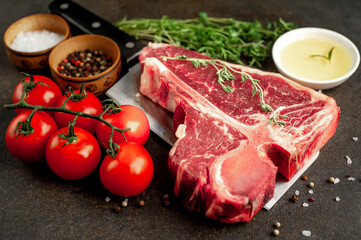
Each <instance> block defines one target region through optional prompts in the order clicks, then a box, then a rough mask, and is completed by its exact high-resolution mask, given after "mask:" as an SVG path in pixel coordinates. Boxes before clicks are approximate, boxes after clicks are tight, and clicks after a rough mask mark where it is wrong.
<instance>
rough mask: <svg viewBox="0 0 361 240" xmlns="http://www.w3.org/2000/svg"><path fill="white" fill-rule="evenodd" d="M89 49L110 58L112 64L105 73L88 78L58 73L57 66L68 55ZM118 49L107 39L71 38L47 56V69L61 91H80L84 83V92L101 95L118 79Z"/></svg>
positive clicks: (99, 36)
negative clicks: (71, 89)
mask: <svg viewBox="0 0 361 240" xmlns="http://www.w3.org/2000/svg"><path fill="white" fill-rule="evenodd" d="M87 49H90V50H92V51H95V50H98V51H102V52H103V54H104V55H106V56H110V57H111V58H112V60H113V64H112V65H111V66H110V67H109V68H108V69H106V70H105V71H103V72H101V73H99V74H97V75H94V76H90V77H69V76H65V75H63V74H61V73H60V72H59V71H58V66H59V64H60V63H61V62H62V61H63V60H64V59H65V58H67V56H68V55H69V54H70V53H73V52H75V51H83V50H87ZM120 56H121V54H120V49H119V47H118V45H117V44H116V43H115V42H114V41H113V40H111V39H110V38H108V37H104V36H101V35H95V34H85V35H79V36H76V37H72V38H70V39H68V40H66V41H64V42H62V43H60V44H59V45H57V46H56V47H55V48H54V49H53V51H52V52H51V53H50V56H49V67H50V71H51V74H52V75H53V79H54V81H56V82H57V83H58V85H59V86H60V88H61V90H62V91H67V90H69V86H71V87H72V88H73V89H80V87H81V85H82V83H85V90H87V91H89V92H91V93H93V94H95V95H101V94H103V93H105V91H106V90H107V89H108V88H109V87H111V86H112V85H113V84H114V83H115V82H116V81H117V80H118V78H119V75H120V70H121V61H120Z"/></svg>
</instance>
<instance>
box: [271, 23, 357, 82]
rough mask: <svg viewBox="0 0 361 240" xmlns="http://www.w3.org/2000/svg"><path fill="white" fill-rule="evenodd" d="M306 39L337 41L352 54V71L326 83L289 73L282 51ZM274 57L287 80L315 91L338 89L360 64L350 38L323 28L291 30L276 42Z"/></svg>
mask: <svg viewBox="0 0 361 240" xmlns="http://www.w3.org/2000/svg"><path fill="white" fill-rule="evenodd" d="M305 38H326V39H329V40H332V41H335V42H337V43H339V44H341V45H342V46H344V47H345V48H346V50H347V51H348V52H349V53H350V55H351V59H352V67H351V69H350V70H349V71H348V72H347V73H346V74H345V75H343V76H341V77H339V78H335V79H331V80H326V81H317V80H309V79H305V78H302V77H298V76H296V75H294V74H292V73H290V72H289V71H287V70H286V69H285V68H284V66H282V64H281V60H280V59H281V52H282V50H283V49H284V48H285V47H286V46H287V45H288V44H290V43H292V42H294V41H297V40H302V39H305ZM272 57H273V61H274V63H275V65H276V67H277V69H278V71H279V72H280V73H281V74H282V75H284V76H286V77H287V78H290V79H292V80H294V81H296V82H298V83H300V84H302V85H303V86H306V87H310V88H313V89H329V88H333V87H336V86H338V85H340V84H342V83H343V82H345V81H346V80H347V79H348V78H349V77H350V76H351V75H352V74H353V73H354V72H355V71H356V69H357V68H358V66H359V64H360V53H359V51H358V49H357V47H356V46H355V44H353V43H352V42H351V41H350V40H349V39H348V38H346V37H345V36H343V35H341V34H339V33H337V32H334V31H331V30H328V29H323V28H313V27H307V28H298V29H295V30H291V31H289V32H287V33H285V34H283V35H282V36H281V37H279V38H278V39H277V40H276V42H275V43H274V45H273V48H272Z"/></svg>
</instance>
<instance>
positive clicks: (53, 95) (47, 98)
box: [13, 75, 62, 115]
mask: <svg viewBox="0 0 361 240" xmlns="http://www.w3.org/2000/svg"><path fill="white" fill-rule="evenodd" d="M33 77H34V83H37V82H42V83H44V84H46V85H47V86H44V85H41V84H36V86H35V87H34V88H33V89H31V90H30V91H29V93H28V96H27V97H26V99H25V101H26V102H27V103H29V104H32V105H40V106H46V107H55V105H56V104H57V103H58V101H59V99H60V98H61V96H62V93H61V90H60V88H59V87H58V85H56V83H55V82H53V81H52V80H51V79H50V78H47V77H44V76H41V75H34V76H33ZM25 81H26V82H27V83H29V82H30V77H26V78H25ZM23 89H24V86H23V83H22V81H21V82H19V83H18V84H17V85H16V86H15V89H14V92H13V103H17V102H19V101H20V99H21V95H22V93H23ZM24 110H25V109H20V108H18V109H15V111H16V113H20V112H22V111H24ZM49 113H50V112H49ZM50 115H52V113H50Z"/></svg>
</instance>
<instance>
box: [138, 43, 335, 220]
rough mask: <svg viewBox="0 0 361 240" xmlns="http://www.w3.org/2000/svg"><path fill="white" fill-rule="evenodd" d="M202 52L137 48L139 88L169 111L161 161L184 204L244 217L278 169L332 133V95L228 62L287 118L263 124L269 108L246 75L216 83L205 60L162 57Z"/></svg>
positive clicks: (289, 169) (294, 165)
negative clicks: (168, 142)
mask: <svg viewBox="0 0 361 240" xmlns="http://www.w3.org/2000/svg"><path fill="white" fill-rule="evenodd" d="M179 55H185V56H187V57H189V58H204V59H209V57H206V56H204V55H202V54H199V53H196V52H193V51H190V50H186V49H183V48H180V47H175V46H171V45H167V44H155V43H151V44H149V46H148V47H146V48H144V49H143V51H142V52H141V54H140V57H139V59H140V62H141V64H142V68H143V72H142V75H141V86H140V91H141V93H142V94H144V95H146V96H148V97H149V98H150V99H152V100H153V101H154V102H156V103H158V104H160V105H161V106H163V107H164V108H166V109H168V110H169V111H171V112H174V125H175V127H176V133H175V134H176V137H177V141H176V142H175V144H174V146H173V148H172V149H171V151H170V153H169V159H168V167H169V170H170V174H171V176H172V177H173V178H174V181H175V183H174V192H175V195H177V196H178V197H179V198H180V199H181V201H182V202H183V203H184V205H185V206H186V207H187V208H188V209H190V210H193V211H198V212H203V213H205V215H206V216H207V217H209V218H213V219H217V220H219V221H222V222H239V221H244V222H248V221H250V220H251V219H252V217H253V216H254V215H255V214H256V213H257V212H258V211H259V210H260V209H261V208H262V207H263V205H264V204H265V203H266V202H267V201H268V200H269V199H270V198H272V197H273V192H274V186H275V179H276V175H277V172H278V173H280V174H282V175H283V176H284V177H285V178H286V179H290V178H292V176H293V175H294V174H295V173H297V171H298V170H299V169H301V168H302V167H303V165H304V164H305V163H306V162H307V160H309V159H310V158H311V157H312V156H313V155H314V154H315V153H317V152H318V151H319V150H320V149H321V148H322V146H323V145H324V144H325V143H326V142H327V141H328V140H329V139H330V138H331V136H332V135H333V134H334V132H335V130H336V126H337V122H338V119H339V116H340V110H339V108H338V107H337V106H336V103H335V101H334V99H332V98H330V97H328V96H326V95H324V94H322V93H319V92H317V91H314V90H312V89H309V88H306V87H303V86H301V85H299V84H297V83H295V82H293V81H290V80H288V79H286V78H284V77H282V76H281V75H279V74H276V73H269V72H263V71H260V70H256V69H253V68H249V67H245V66H240V65H236V64H231V66H232V67H233V68H236V69H238V70H241V71H244V72H247V73H249V74H250V75H251V76H252V77H253V78H254V79H258V80H260V82H259V84H260V86H261V88H262V89H263V91H264V100H265V102H266V103H267V104H269V105H270V106H271V107H272V108H273V109H274V110H275V112H276V113H278V114H282V115H287V116H288V118H285V119H281V120H283V121H284V122H285V123H286V125H285V126H284V127H280V126H277V125H275V124H273V123H270V124H268V121H269V118H270V116H271V113H270V112H265V111H264V110H262V109H261V107H260V99H259V97H258V96H254V97H252V90H253V87H252V83H251V81H249V80H246V81H244V82H242V81H241V76H240V75H238V74H234V75H235V77H236V80H234V81H229V82H226V84H229V85H230V86H231V87H232V88H233V89H234V91H233V92H232V93H226V92H225V91H224V90H223V89H222V87H221V86H220V85H219V84H218V83H217V75H216V70H215V68H214V67H212V66H211V65H209V66H206V67H205V66H202V67H200V68H196V67H194V65H193V64H192V63H191V62H189V61H184V60H169V59H168V60H166V61H165V60H164V59H163V58H162V57H163V56H167V57H176V56H179Z"/></svg>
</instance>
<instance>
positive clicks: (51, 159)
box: [46, 127, 101, 180]
mask: <svg viewBox="0 0 361 240" xmlns="http://www.w3.org/2000/svg"><path fill="white" fill-rule="evenodd" d="M68 130H69V128H68V127H65V128H61V129H59V130H58V131H56V132H54V133H53V134H52V135H51V136H50V138H49V141H48V144H47V145H46V161H47V162H48V165H49V167H50V169H51V170H52V171H53V172H54V173H55V174H56V175H58V176H59V177H62V178H65V179H68V180H74V179H80V178H83V177H86V176H88V175H89V174H90V173H92V172H93V171H94V170H95V168H96V167H97V165H98V163H99V161H100V155H101V151H100V146H99V143H98V141H97V140H96V138H95V137H94V136H93V135H91V134H90V133H89V132H87V131H85V130H84V129H82V128H78V127H74V133H75V135H76V136H77V140H75V141H74V142H72V143H69V144H67V145H65V146H64V144H65V143H66V142H67V140H65V139H64V138H63V137H61V136H59V134H68Z"/></svg>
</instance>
